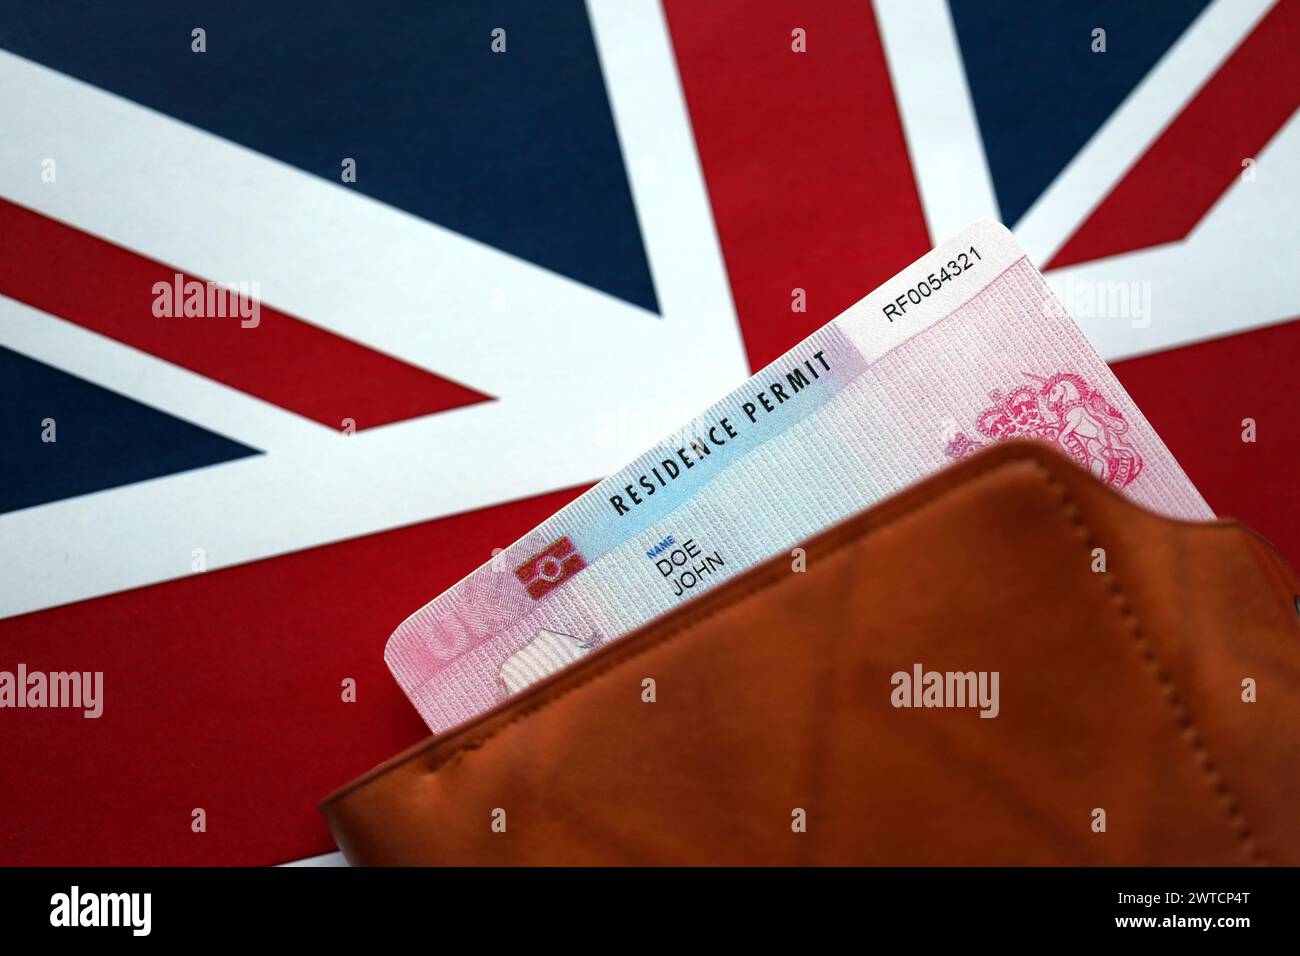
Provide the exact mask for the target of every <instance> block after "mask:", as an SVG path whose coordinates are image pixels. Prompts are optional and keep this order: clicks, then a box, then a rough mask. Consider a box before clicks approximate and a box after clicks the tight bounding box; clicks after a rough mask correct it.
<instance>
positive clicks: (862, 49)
mask: <svg viewBox="0 0 1300 956" xmlns="http://www.w3.org/2000/svg"><path fill="white" fill-rule="evenodd" d="M665 8H666V11H667V15H668V24H669V28H670V30H671V33H672V38H673V46H674V48H675V50H676V54H677V64H678V68H679V70H680V73H681V77H682V84H683V87H684V88H685V92H686V101H687V104H688V105H689V107H690V113H691V122H692V125H693V126H694V130H695V141H696V145H697V147H698V149H699V153H700V160H701V163H702V164H703V168H704V176H705V180H706V182H707V185H708V190H709V197H710V199H711V201H712V205H713V215H714V220H715V222H716V223H717V229H718V235H719V238H720V239H721V242H722V251H723V255H724V257H725V258H726V262H727V271H728V273H729V275H730V279H731V292H732V296H733V298H734V299H735V303H736V311H737V315H738V316H739V320H740V326H741V330H742V332H743V333H744V338H745V346H746V348H747V350H748V354H749V363H750V366H751V367H752V368H755V369H757V368H759V367H761V366H763V365H766V364H767V363H768V362H770V361H772V360H773V359H775V358H777V357H778V356H779V355H780V354H781V353H783V352H785V351H786V350H787V349H789V348H791V347H792V346H794V345H795V344H797V343H798V342H800V341H801V340H802V339H804V338H805V337H807V336H808V335H809V334H810V333H812V332H814V331H816V330H817V329H818V328H820V327H821V326H822V325H824V324H825V323H826V322H828V321H830V320H831V319H832V318H834V317H835V316H836V315H838V314H839V313H841V312H843V311H844V310H845V309H846V308H848V307H849V306H850V305H852V304H853V303H854V302H856V301H857V300H858V299H860V298H862V296H864V295H866V294H867V293H868V292H870V291H871V290H872V289H874V288H875V287H876V286H878V285H880V284H881V283H882V282H884V281H885V280H886V279H888V278H890V277H891V276H893V275H894V273H896V272H897V271H898V270H899V269H901V268H903V267H904V266H906V265H908V264H909V263H910V262H912V260H914V259H916V258H917V257H918V256H920V255H922V254H924V253H925V252H927V251H929V248H930V241H929V238H928V236H927V232H926V227H925V220H924V216H923V214H922V210H921V202H920V198H919V197H918V195H917V191H916V185H915V181H914V179H913V176H912V167H911V163H910V161H909V159H908V153H907V144H906V141H905V140H904V138H903V128H902V123H901V121H900V120H899V117H898V111H897V108H896V106H895V104H894V93H893V87H892V84H891V83H890V79H889V72H888V69H887V67H886V63H885V57H884V52H883V50H882V48H881V43H880V37H879V34H878V32H877V29H876V23H875V19H874V17H873V16H872V11H871V7H870V5H869V4H868V3H865V2H861V0H824V2H821V3H817V4H812V5H807V6H804V7H802V8H800V9H798V10H797V11H796V10H794V9H792V8H790V7H789V6H787V5H784V4H777V3H758V4H756V3H752V2H747V0H709V2H708V3H701V2H699V0H668V2H667V3H666V4H665ZM796 28H799V29H802V30H804V31H805V34H806V37H807V52H806V53H796V52H794V51H793V50H792V49H791V43H792V37H791V32H792V31H793V30H794V29H796ZM795 289H803V290H804V291H805V293H806V297H807V299H806V302H807V311H806V312H793V311H792V310H791V305H792V303H793V301H794V290H795Z"/></svg>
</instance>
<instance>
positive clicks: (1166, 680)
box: [424, 456, 1263, 863]
mask: <svg viewBox="0 0 1300 956" xmlns="http://www.w3.org/2000/svg"><path fill="white" fill-rule="evenodd" d="M1024 464H1030V465H1032V466H1033V468H1034V470H1035V471H1036V472H1038V474H1039V476H1040V477H1042V479H1043V480H1044V482H1045V483H1046V484H1047V486H1048V488H1049V489H1051V490H1052V491H1053V492H1054V493H1055V494H1056V496H1057V498H1058V499H1059V501H1060V503H1061V508H1062V511H1063V512H1064V514H1065V516H1066V519H1067V520H1068V521H1070V523H1071V524H1073V525H1074V527H1075V528H1076V529H1077V530H1078V531H1079V532H1080V536H1081V537H1082V539H1083V541H1084V544H1085V546H1086V547H1087V548H1088V549H1089V551H1091V549H1092V548H1093V547H1094V546H1095V545H1094V541H1095V539H1094V537H1093V535H1092V531H1091V529H1090V528H1089V527H1088V525H1087V524H1086V523H1085V522H1084V520H1083V516H1082V514H1081V513H1080V511H1079V508H1078V506H1077V505H1076V504H1075V503H1074V500H1073V498H1072V497H1071V495H1070V492H1069V489H1067V488H1066V487H1065V485H1064V484H1063V483H1062V482H1061V481H1059V480H1058V479H1057V478H1055V477H1054V476H1053V475H1052V472H1051V471H1050V470H1049V469H1048V468H1047V467H1046V466H1044V465H1043V463H1042V462H1041V461H1039V460H1038V459H1036V458H1033V457H1028V456H1027V457H1023V458H1011V459H1007V460H1005V461H994V462H990V464H989V466H988V467H987V468H984V469H981V470H979V471H976V472H975V473H974V474H972V475H970V476H969V478H968V480H967V481H966V482H964V483H963V484H968V483H969V481H970V480H972V479H979V478H984V477H987V476H988V475H990V474H993V473H994V472H997V471H1000V470H1002V469H1005V468H1010V467H1012V466H1017V465H1024ZM951 490H953V489H952V488H945V489H943V491H942V492H940V493H939V494H938V495H935V496H934V497H931V498H926V499H923V500H921V501H918V502H917V504H916V505H915V506H914V507H912V508H908V509H906V510H904V511H900V512H899V513H898V514H897V515H894V516H893V517H891V518H889V519H888V520H885V521H882V522H880V523H879V524H872V525H868V526H867V527H864V528H862V529H861V530H860V531H858V532H857V533H856V534H852V535H850V536H849V537H847V538H846V539H845V540H843V541H841V542H839V543H837V544H835V545H834V546H833V547H831V548H830V549H829V550H828V551H827V552H826V554H825V557H830V556H831V555H834V554H836V553H838V552H840V551H842V550H843V549H844V548H847V547H849V546H850V545H853V544H856V543H858V542H859V541H861V540H862V539H863V538H864V537H866V536H867V535H869V534H875V533H876V532H879V531H883V530H885V529H886V528H889V527H892V526H894V525H896V524H898V523H899V522H900V521H902V520H903V519H905V518H909V517H911V516H912V515H914V514H916V513H918V512H920V511H921V510H923V509H924V508H926V507H928V506H929V505H932V504H934V503H935V502H936V501H938V500H940V499H941V498H943V497H944V494H945V493H947V492H949V491H951ZM822 564H823V562H818V566H819V567H820V566H822ZM789 577H790V576H789V575H787V576H785V577H781V578H771V579H768V578H759V579H758V580H757V581H755V583H754V584H753V585H752V586H750V587H748V588H746V589H744V590H741V591H738V592H737V593H736V594H734V595H731V596H730V597H728V598H727V599H726V600H723V601H720V602H718V604H717V605H716V606H715V607H712V608H709V609H708V610H707V611H704V612H703V613H701V614H700V615H699V616H698V617H695V618H692V619H690V620H688V621H684V622H683V623H682V624H680V625H679V626H677V627H675V628H672V629H671V630H668V631H665V632H664V633H663V634H660V635H657V636H656V637H654V638H653V639H651V640H648V641H647V642H645V643H644V644H643V645H640V646H637V647H634V648H633V647H629V648H628V649H627V651H626V653H623V654H620V655H617V656H612V657H611V658H610V660H609V661H608V662H606V663H605V664H604V666H602V667H600V668H598V669H595V670H593V671H592V672H591V673H589V674H586V675H584V676H583V677H582V679H581V680H577V681H575V682H574V683H572V684H568V685H565V686H564V687H563V688H562V689H560V690H559V691H558V692H557V693H555V694H553V695H548V696H543V697H539V698H538V699H537V700H535V701H533V702H532V703H530V704H528V705H527V706H525V707H523V708H522V709H520V711H519V712H518V713H516V714H514V715H513V716H511V718H510V719H509V720H507V721H505V722H504V723H502V724H499V725H497V726H496V727H493V728H492V729H491V730H489V731H488V732H487V733H485V734H484V735H483V736H482V737H479V738H477V739H475V740H469V741H466V742H465V743H463V744H460V745H459V746H457V747H456V748H455V749H453V750H451V751H449V752H447V753H445V754H442V755H440V756H439V757H438V758H437V759H436V760H434V762H433V763H431V764H429V765H428V766H427V767H425V768H424V772H425V774H428V775H432V774H434V773H437V772H438V770H440V769H442V768H443V767H445V766H447V765H448V764H450V763H452V762H453V761H457V760H459V759H460V758H461V757H463V756H464V755H465V754H466V753H469V752H470V751H473V750H478V749H479V748H480V747H482V746H483V745H484V744H486V743H487V742H488V741H490V740H491V739H492V738H493V737H496V736H497V735H498V734H500V733H502V732H503V731H504V730H506V729H507V728H509V727H512V726H514V725H515V724H517V723H519V722H520V721H522V720H523V719H524V718H526V717H531V716H532V715H533V714H535V713H537V712H538V711H540V710H542V709H543V708H544V707H546V706H547V705H549V704H552V703H554V702H555V701H557V700H559V699H560V698H562V697H565V696H567V695H569V694H571V693H573V692H575V691H577V690H579V689H581V688H583V687H586V686H587V685H588V684H591V683H592V682H594V681H596V680H597V679H599V678H601V677H604V676H606V675H607V674H609V673H610V672H611V671H612V670H614V669H615V668H616V667H620V666H622V665H623V664H626V663H628V662H629V661H633V660H636V658H638V657H640V656H642V655H643V654H646V653H649V652H650V651H652V650H654V649H656V648H658V647H661V646H663V645H664V644H667V643H668V642H669V641H671V640H673V639H674V638H677V637H680V636H681V635H682V634H685V633H687V632H688V631H690V630H692V629H693V628H695V627H698V626H699V625H700V624H703V623H704V622H705V621H708V620H710V619H711V618H714V617H716V616H718V615H719V614H722V613H723V612H725V611H728V610H730V609H731V608H733V607H735V606H736V605H738V604H741V603H743V602H745V601H748V600H749V599H750V598H752V597H754V596H756V595H758V594H760V593H761V592H763V591H766V590H768V589H769V588H771V587H774V586H775V585H777V584H779V583H781V582H782V581H786V580H789ZM1106 579H1107V582H1106V583H1107V587H1108V588H1109V590H1110V592H1111V596H1112V598H1113V599H1114V601H1115V603H1116V605H1117V606H1118V608H1119V611H1120V616H1121V618H1122V619H1123V620H1124V622H1125V624H1127V625H1128V627H1129V630H1130V631H1131V633H1132V635H1133V640H1134V643H1135V644H1136V645H1137V648H1138V652H1139V654H1141V656H1142V659H1143V662H1144V663H1145V664H1146V665H1147V666H1148V667H1149V668H1150V669H1151V670H1152V672H1153V674H1154V675H1155V677H1156V679H1157V681H1158V682H1159V684H1160V686H1161V689H1162V691H1163V692H1164V695H1163V696H1164V697H1165V699H1166V700H1167V701H1168V702H1169V705H1170V707H1171V708H1172V709H1173V711H1174V716H1175V719H1176V721H1177V723H1178V726H1179V728H1180V730H1181V731H1182V736H1183V737H1184V738H1185V739H1186V740H1187V741H1188V743H1189V744H1190V745H1191V747H1192V751H1193V753H1194V754H1195V756H1196V758H1197V763H1198V765H1199V766H1200V768H1201V770H1202V772H1203V773H1204V774H1205V776H1206V778H1207V780H1208V781H1209V783H1210V786H1211V789H1213V791H1214V792H1215V794H1216V795H1217V796H1218V797H1219V799H1220V801H1221V802H1222V803H1223V805H1224V808H1225V810H1226V812H1227V814H1228V823H1229V826H1230V827H1231V828H1232V829H1233V830H1234V831H1236V833H1237V835H1238V838H1239V840H1240V841H1241V844H1242V848H1243V850H1244V851H1245V853H1246V855H1247V857H1248V858H1250V859H1251V860H1252V861H1253V862H1256V863H1260V862H1263V860H1262V857H1261V854H1260V851H1259V847H1258V844H1257V843H1256V841H1255V838H1254V835H1253V833H1252V832H1251V830H1250V828H1249V826H1247V824H1246V819H1245V816H1244V814H1243V813H1242V811H1241V807H1240V805H1239V804H1238V803H1237V800H1236V797H1235V796H1234V795H1233V793H1232V791H1231V789H1230V788H1229V787H1228V784H1227V782H1226V781H1225V780H1224V779H1223V775H1222V774H1221V773H1220V772H1219V770H1218V768H1217V767H1216V766H1215V764H1214V760H1213V758H1212V757H1211V755H1210V752H1209V749H1208V748H1207V747H1206V745H1205V741H1204V740H1203V739H1202V737H1201V735H1200V732H1199V731H1198V730H1197V729H1196V726H1195V724H1193V723H1192V719H1191V715H1190V714H1189V713H1188V711H1187V707H1186V706H1185V705H1184V704H1183V702H1182V698H1181V697H1180V696H1179V695H1178V691H1177V689H1176V688H1175V687H1174V685H1173V681H1172V680H1171V679H1170V677H1169V675H1168V673H1167V672H1166V671H1165V670H1164V668H1162V667H1161V666H1160V663H1159V662H1158V661H1157V660H1156V657H1155V652H1154V650H1153V649H1152V647H1151V643H1150V641H1149V640H1147V637H1146V635H1145V634H1144V633H1143V631H1142V626H1141V623H1140V622H1139V620H1138V618H1137V614H1136V613H1135V612H1134V611H1133V608H1132V606H1131V605H1130V603H1129V601H1128V598H1127V596H1126V595H1125V594H1124V592H1123V591H1122V590H1121V589H1120V587H1119V583H1118V581H1117V579H1116V577H1115V576H1114V575H1113V574H1111V573H1107V575H1106Z"/></svg>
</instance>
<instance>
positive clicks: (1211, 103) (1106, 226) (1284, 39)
mask: <svg viewBox="0 0 1300 956" xmlns="http://www.w3.org/2000/svg"><path fill="white" fill-rule="evenodd" d="M1297 41H1300V3H1294V2H1290V0H1284V2H1282V3H1279V4H1278V5H1277V6H1276V7H1274V8H1273V10H1272V11H1271V12H1270V13H1269V14H1268V15H1267V16H1265V17H1264V19H1263V20H1261V21H1260V23H1259V25H1258V26H1256V28H1255V29H1254V30H1253V31H1252V32H1251V34H1250V36H1248V37H1247V38H1246V39H1245V40H1244V41H1242V43H1241V45H1240V46H1238V47H1237V49H1236V51H1235V52H1234V53H1233V54H1232V55H1231V56H1230V57H1229V58H1228V60H1227V61H1226V62H1225V63H1224V64H1223V65H1222V66H1221V67H1220V68H1219V70H1218V71H1217V72H1216V73H1215V74H1214V76H1212V77H1211V78H1210V80H1209V81H1208V82H1207V83H1206V84H1205V86H1204V87H1202V88H1201V90H1200V92H1199V93H1197V94H1196V97H1195V98H1194V99H1193V100H1192V102H1191V103H1190V104H1188V106H1187V109H1185V110H1183V112H1182V113H1181V114H1180V115H1179V116H1178V117H1176V118H1175V119H1174V121H1173V122H1172V123H1171V124H1170V125H1169V127H1168V128H1167V129H1166V130H1165V131H1164V132H1163V133H1161V134H1160V137H1159V138H1158V139H1157V140H1156V141H1155V142H1154V143H1152V144H1151V147H1150V148H1149V149H1148V150H1147V151H1146V153H1145V154H1144V155H1143V156H1142V157H1141V159H1139V160H1138V161H1137V163H1135V164H1134V166H1133V168H1132V169H1130V170H1129V171H1128V173H1127V174H1126V175H1125V176H1124V178H1123V179H1122V180H1121V181H1120V183H1119V185H1117V186H1116V187H1115V189H1114V190H1112V191H1111V192H1110V194H1109V195H1107V196H1106V198H1105V199H1103V200H1102V202H1101V204H1100V205H1099V206H1098V207H1097V208H1096V209H1095V210H1094V211H1093V212H1092V214H1091V215H1090V216H1089V217H1088V219H1087V220H1086V221H1085V222H1084V223H1083V225H1081V226H1080V227H1079V229H1078V231H1076V232H1075V234H1074V235H1073V236H1072V237H1070V239H1069V240H1068V241H1067V242H1066V244H1065V245H1064V246H1063V247H1062V248H1061V249H1060V251H1059V252H1057V254H1056V257H1055V258H1054V259H1053V260H1052V261H1051V262H1050V263H1049V264H1048V266H1047V268H1049V269H1055V268H1058V267H1060V266H1069V265H1074V264H1075V263H1078V262H1087V261H1088V260H1090V259H1099V258H1101V257H1103V256H1112V255H1116V254H1118V253H1121V252H1130V251H1132V250H1134V249H1145V248H1147V247H1149V246H1155V245H1160V244H1162V243H1166V242H1177V241H1178V240H1180V239H1183V238H1184V237H1185V236H1186V235H1187V234H1188V233H1189V232H1191V231H1192V228H1193V227H1194V226H1195V225H1196V224H1197V223H1198V222H1200V221H1201V219H1202V218H1204V216H1205V214H1206V213H1207V212H1209V211H1210V208H1211V207H1212V206H1213V205H1214V204H1215V203H1216V202H1217V201H1218V200H1219V197H1220V196H1222V195H1223V193H1224V192H1225V190H1227V189H1228V187H1229V186H1231V185H1232V183H1233V180H1234V179H1235V178H1236V177H1237V176H1238V175H1240V174H1241V173H1242V170H1243V167H1242V165H1241V164H1242V160H1244V159H1246V158H1249V157H1254V156H1257V155H1258V154H1259V152H1260V150H1262V149H1263V148H1264V146H1265V145H1267V143H1268V141H1269V140H1270V139H1272V138H1273V136H1274V135H1275V134H1276V133H1277V131H1278V130H1279V129H1281V128H1282V124H1283V123H1285V122H1286V121H1287V119H1288V118H1289V117H1290V116H1291V114H1292V113H1294V112H1295V110H1296V108H1297V107H1298V106H1300V70H1297V69H1296V65H1295V62H1294V57H1293V50H1294V48H1295V45H1296V42H1297ZM1259 175H1261V176H1268V175H1272V176H1286V175H1290V170H1281V169H1274V170H1271V171H1268V170H1260V171H1259Z"/></svg>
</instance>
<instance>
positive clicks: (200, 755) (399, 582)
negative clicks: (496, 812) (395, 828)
mask: <svg viewBox="0 0 1300 956" xmlns="http://www.w3.org/2000/svg"><path fill="white" fill-rule="evenodd" d="M582 490H584V489H580V488H579V489H570V490H567V491H559V492H553V493H551V494H547V495H542V496H540V497H536V498H531V499H528V500H525V501H518V502H514V503H511V504H506V505H501V506H498V507H495V508H488V509H485V510H482V511H475V512H469V513H466V514H462V515H456V516H454V517H448V518H443V519H440V520H437V521H431V522H427V523H424V524H419V525H415V526H413V527H410V528H403V529H400V530H397V531H389V532H384V533H382V534H375V535H370V536H368V537H364V538H358V539H355V540H352V541H346V542H343V543H341V544H335V545H330V546H327V547H321V548H314V549H312V550H309V551H301V552H298V553H296V554H291V555H286V556H284V557H278V558H271V559H268V560H265V561H257V562H254V563H251V564H245V565H240V566H239V567H235V568H229V569H227V570H223V571H212V572H209V573H206V574H196V575H194V576H192V577H189V578H184V579H181V580H177V581H171V582H168V583H166V584H158V585H154V586H152V587H147V588H140V589H137V590H134V591H126V592H123V593H121V594H115V595H111V596H109V597H103V598H97V599H95V600H91V601H83V602H81V603H79V604H71V605H66V606H64V607H59V608H54V609H52V610H48V611H41V612H38V613H34V614H28V615H24V616H22V617H17V618H11V619H9V620H7V621H0V643H2V644H3V646H4V648H5V653H4V661H3V663H0V669H2V670H7V671H10V672H13V670H14V669H15V667H16V665H17V664H18V663H19V662H22V663H25V664H26V665H27V668H28V670H29V671H37V670H39V671H45V672H50V671H87V670H88V671H103V672H104V679H103V680H104V691H103V699H104V705H103V706H104V711H103V716H101V717H99V718H98V719H85V718H83V717H82V715H81V712H80V711H70V710H48V709H46V710H27V709H25V710H9V709H6V710H5V711H4V716H3V720H4V747H3V754H0V766H2V767H3V783H2V784H0V864H5V865H37V864H40V865H57V864H63V865H82V866H84V865H101V864H103V865H108V864H126V865H136V864H186V865H188V864H270V863H281V862H285V861H287V860H293V859H299V858H302V857H305V856H311V855H315V854H319V853H325V852H328V851H329V850H331V849H333V843H332V841H331V839H330V836H329V833H328V832H327V830H326V828H325V826H324V823H323V821H322V820H321V818H320V815H319V814H318V813H317V812H316V809H315V808H316V804H317V802H318V801H319V800H320V799H321V798H322V797H324V796H325V795H326V794H327V793H329V792H330V791H331V790H333V789H334V788H335V787H338V786H340V785H342V784H344V783H346V782H348V780H350V779H351V778H352V777H354V776H355V775H357V774H360V773H362V772H364V771H366V770H368V769H370V767H372V766H374V765H375V764H377V763H379V762H380V761H382V760H385V759H387V758H388V757H391V756H392V755H393V754H395V753H397V752H398V751H400V750H402V749H403V748H405V747H408V746H410V745H411V744H413V743H415V742H416V741H417V740H419V739H420V738H421V737H423V736H424V735H425V734H427V733H428V731H427V730H426V729H425V727H424V724H423V723H422V722H421V721H420V718H419V717H418V716H417V715H416V712H415V710H414V708H412V707H411V705H410V704H409V703H408V702H407V700H406V698H405V697H404V696H403V695H402V692H401V690H400V689H399V688H398V686H397V684H396V683H395V682H394V681H393V678H392V676H391V675H390V674H389V673H388V669H387V668H386V667H385V666H384V661H383V652H384V642H385V641H386V640H387V639H388V635H389V634H390V633H391V632H392V630H393V628H395V627H396V626H397V625H398V624H399V623H401V621H402V620H403V619H404V618H405V617H406V616H407V615H408V614H410V613H411V612H412V611H415V610H416V609H417V608H419V607H420V606H421V605H422V604H424V603H425V602H426V601H428V600H429V599H430V598H432V597H434V596H435V595H437V594H438V593H439V592H440V591H442V590H444V589H445V588H447V587H450V586H451V585H452V584H454V583H456V581H458V580H459V579H460V578H461V577H463V576H464V575H465V574H467V573H468V572H469V571H471V570H473V569H474V568H475V567H477V566H478V565H480V564H482V563H483V562H484V561H487V560H489V559H490V558H491V556H492V549H493V548H498V547H504V546H506V545H508V544H510V543H511V542H512V541H514V540H515V539H516V538H518V537H519V536H520V535H521V534H523V533H525V532H526V531H528V529H529V528H532V527H534V526H536V525H537V524H538V523H540V522H541V521H542V520H544V519H545V518H547V517H549V516H550V515H551V514H552V513H554V512H555V511H556V510H557V509H559V508H561V507H563V506H564V505H566V504H568V502H569V501H571V500H572V499H573V498H575V497H576V496H577V495H578V494H579V493H580V492H581V491H582ZM349 677H350V678H353V679H354V680H355V681H356V686H357V695H356V698H357V699H356V702H355V703H344V702H343V701H342V699H341V690H342V681H343V680H344V679H345V678H349ZM196 809H202V810H203V811H204V812H205V814H206V822H207V832H206V833H195V832H193V831H192V829H191V819H192V813H193V811H194V810H196Z"/></svg>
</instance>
